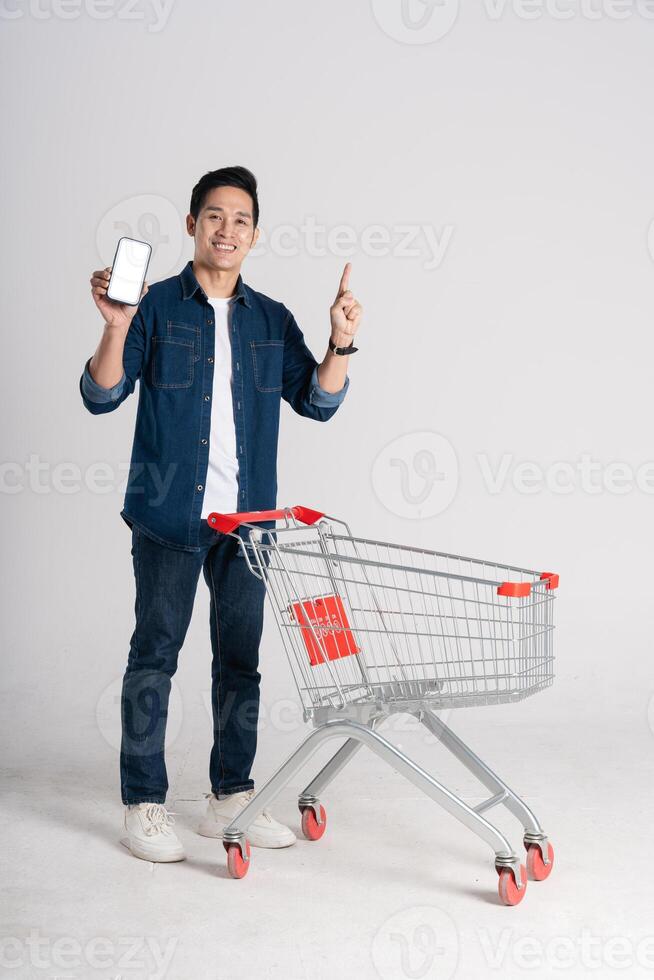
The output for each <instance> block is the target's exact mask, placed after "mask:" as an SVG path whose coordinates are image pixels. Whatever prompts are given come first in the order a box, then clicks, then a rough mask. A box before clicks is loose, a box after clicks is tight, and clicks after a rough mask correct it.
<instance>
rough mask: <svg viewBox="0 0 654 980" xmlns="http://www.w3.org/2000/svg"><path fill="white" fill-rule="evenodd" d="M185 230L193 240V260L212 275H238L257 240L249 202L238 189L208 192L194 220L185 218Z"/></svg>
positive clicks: (219, 189) (224, 188)
mask: <svg viewBox="0 0 654 980" xmlns="http://www.w3.org/2000/svg"><path fill="white" fill-rule="evenodd" d="M186 227H187V230H188V233H189V235H193V237H194V238H195V256H194V258H195V259H196V260H197V261H199V262H200V263H201V264H202V265H206V266H209V268H212V269H216V271H218V270H221V271H234V272H238V271H239V270H240V268H241V263H242V262H243V259H244V258H245V256H246V255H247V254H248V252H249V251H250V249H251V248H253V247H254V245H255V244H256V241H257V238H258V237H259V229H258V228H255V227H254V220H253V217H252V198H251V197H250V195H249V194H248V193H247V192H246V191H243V190H241V189H240V188H239V187H215V188H214V189H213V190H211V191H209V193H208V194H207V196H206V198H205V200H204V204H203V205H202V208H201V210H200V213H199V215H198V220H197V221H194V219H193V216H192V215H190V214H189V215H188V216H187V218H186Z"/></svg>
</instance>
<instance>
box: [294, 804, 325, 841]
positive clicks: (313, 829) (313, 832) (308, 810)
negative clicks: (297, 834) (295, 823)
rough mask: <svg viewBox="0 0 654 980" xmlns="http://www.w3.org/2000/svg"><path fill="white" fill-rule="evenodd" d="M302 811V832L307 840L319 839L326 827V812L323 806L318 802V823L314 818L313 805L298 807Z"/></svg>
mask: <svg viewBox="0 0 654 980" xmlns="http://www.w3.org/2000/svg"><path fill="white" fill-rule="evenodd" d="M300 810H301V811H302V833H303V834H304V836H305V837H306V839H307V840H320V838H321V837H322V835H323V834H324V833H325V830H326V829H327V814H326V813H325V808H324V806H323V805H322V804H320V823H318V821H317V820H316V815H315V813H314V812H313V807H311V806H304V807H300Z"/></svg>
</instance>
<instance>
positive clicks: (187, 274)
mask: <svg viewBox="0 0 654 980" xmlns="http://www.w3.org/2000/svg"><path fill="white" fill-rule="evenodd" d="M179 281H180V284H181V287H182V299H190V298H191V296H194V295H195V293H196V291H197V290H199V291H200V294H201V295H202V296H203V297H204V299H205V300H206V299H207V295H206V293H205V291H204V289H203V288H202V286H201V285H200V283H199V282H198V281H197V279H196V278H195V273H194V272H193V260H192V259H189V261H188V262H187V263H186V265H185V266H184V268H183V269H182V271H181V272H180V274H179ZM236 300H241V301H242V302H243V303H245V305H246V306H250V305H251V303H250V297H249V295H248V287H247V286H246V285H245V283H244V282H243V277H242V276H241V275H239V277H238V279H237V281H236V290H235V292H234V302H236Z"/></svg>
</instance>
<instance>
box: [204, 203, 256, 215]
mask: <svg viewBox="0 0 654 980" xmlns="http://www.w3.org/2000/svg"><path fill="white" fill-rule="evenodd" d="M204 210H205V211H224V210H225V209H224V208H221V207H218V205H217V204H208V205H207V206H206V208H205V209H204ZM234 214H240V215H242V217H244V218H251V217H252V215H251V214H250V212H249V211H235V212H234Z"/></svg>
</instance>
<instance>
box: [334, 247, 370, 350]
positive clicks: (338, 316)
mask: <svg viewBox="0 0 654 980" xmlns="http://www.w3.org/2000/svg"><path fill="white" fill-rule="evenodd" d="M351 271H352V263H351V262H348V263H347V264H346V266H345V268H344V269H343V275H342V276H341V281H340V283H339V286H338V292H337V293H336V299H335V300H334V302H333V303H332V306H331V308H330V310H329V316H330V319H331V325H332V337H331V339H332V340H333V342H334V343H335V344H336V346H337V347H349V346H350V344H351V343H352V341H353V339H354V335H355V334H356V332H357V330H358V329H359V325H360V323H361V316H362V314H363V308H362V306H361V304H360V303H359V301H358V300H356V299H355V298H354V294H353V293H352V291H351V290H350V288H349V286H350V272H351Z"/></svg>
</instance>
